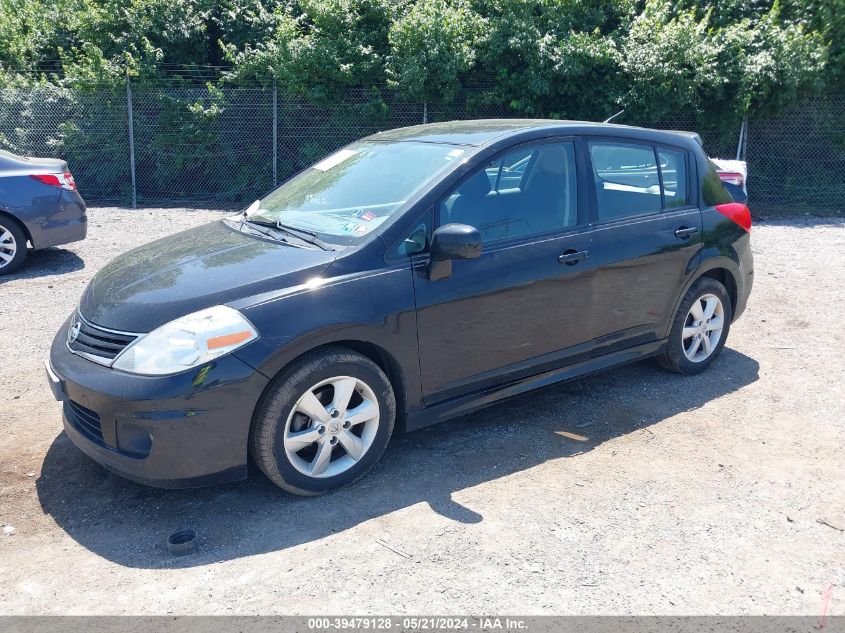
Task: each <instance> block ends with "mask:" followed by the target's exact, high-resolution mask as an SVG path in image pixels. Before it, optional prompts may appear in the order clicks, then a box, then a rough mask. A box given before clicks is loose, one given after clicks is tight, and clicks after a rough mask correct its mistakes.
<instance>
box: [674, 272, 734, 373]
mask: <svg viewBox="0 0 845 633" xmlns="http://www.w3.org/2000/svg"><path fill="white" fill-rule="evenodd" d="M732 317H733V313H732V312H731V301H730V297H728V293H727V290H725V287H724V286H723V285H722V284H721V283H719V282H718V281H716V280H715V279H710V278H709V277H703V278H701V279H699V280H698V281H696V282H695V283H694V284H693V286H692V288H690V289H689V291H688V292H687V294H686V296H684V299H683V301H681V305H680V306H679V308H678V313H677V314H676V315H675V320H674V321H673V322H672V331H671V332H670V333H669V341H668V343H667V345H666V351H665V352H664V353H663V354H661V355H660V356H658V357H657V362H658V363H659V364H660V365H661V366H663V367H665V368H666V369H669V370H671V371H674V372H678V373H681V374H698V373H700V372H702V371H704V370H705V369H707V368H708V367H709V366H710V363H712V362H713V361H714V360H716V357H717V356H718V355H719V353H720V352H721V351H722V348H723V347H724V346H725V340H726V339H727V337H728V332H729V331H730V327H731V320H732Z"/></svg>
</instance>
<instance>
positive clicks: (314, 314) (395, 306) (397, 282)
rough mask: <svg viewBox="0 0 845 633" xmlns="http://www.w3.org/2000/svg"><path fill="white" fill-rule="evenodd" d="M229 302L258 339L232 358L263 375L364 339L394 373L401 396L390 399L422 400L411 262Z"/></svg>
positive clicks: (411, 404)
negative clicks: (323, 349) (315, 351)
mask: <svg viewBox="0 0 845 633" xmlns="http://www.w3.org/2000/svg"><path fill="white" fill-rule="evenodd" d="M327 272H328V271H327ZM376 278H377V279H378V281H377V282H376V281H375V280H376ZM243 304H247V305H243ZM230 305H232V307H235V308H237V309H238V310H240V311H241V312H242V313H243V314H244V316H246V317H247V318H248V319H249V320H250V322H251V323H252V324H253V325H254V326H255V327H256V329H257V330H258V332H259V336H260V338H259V339H258V340H257V341H255V342H254V343H251V344H250V345H247V346H246V347H244V348H242V349H240V350H238V351H237V352H236V356H237V357H238V358H239V359H240V360H242V361H243V362H245V363H247V364H249V365H250V366H252V367H253V368H255V369H256V370H257V371H259V372H261V373H262V374H263V375H264V376H266V377H267V378H273V377H274V376H276V375H277V374H278V373H279V372H280V371H282V370H283V369H284V368H285V367H287V366H288V365H289V364H290V363H291V362H292V361H294V360H295V359H297V358H299V357H300V356H302V355H303V354H306V353H307V352H309V351H311V350H313V349H315V348H318V347H322V346H324V345H329V344H332V343H342V342H355V343H364V344H368V345H371V346H375V347H376V348H377V349H378V350H379V351H381V352H382V353H384V354H387V355H388V356H389V359H390V361H391V362H390V364H391V366H392V368H393V369H394V370H395V371H398V372H399V373H400V374H399V376H398V377H399V378H400V380H401V382H402V385H403V387H404V393H401V394H397V398H401V399H402V400H403V402H404V403H405V406H407V407H416V406H418V405H419V403H420V402H421V400H422V394H421V381H420V372H419V349H418V345H417V320H416V319H417V315H416V305H415V301H414V288H413V279H412V277H411V267H410V262H402V263H399V264H397V265H394V266H390V267H386V268H383V269H379V270H370V271H366V272H359V273H351V274H348V275H339V276H335V277H330V278H328V279H321V280H315V281H313V282H309V283H306V284H303V285H302V286H299V287H297V288H291V289H288V291H286V292H284V293H283V294H280V295H277V296H275V297H272V298H270V299H266V300H261V301H257V302H252V303H251V304H250V302H249V301H248V300H244V301H239V302H235V303H232V304H230ZM306 317H307V318H306ZM280 323H282V324H284V327H279V324H280ZM265 333H267V334H266V335H265Z"/></svg>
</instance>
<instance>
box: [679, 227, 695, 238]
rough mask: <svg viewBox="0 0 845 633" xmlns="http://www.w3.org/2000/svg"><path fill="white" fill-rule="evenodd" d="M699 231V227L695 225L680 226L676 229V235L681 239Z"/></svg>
mask: <svg viewBox="0 0 845 633" xmlns="http://www.w3.org/2000/svg"><path fill="white" fill-rule="evenodd" d="M696 233H698V229H697V228H695V227H694V226H679V227H678V228H677V229H675V237H677V238H678V239H681V240H685V239H687V238H688V237H689V236H690V235H695V234H696Z"/></svg>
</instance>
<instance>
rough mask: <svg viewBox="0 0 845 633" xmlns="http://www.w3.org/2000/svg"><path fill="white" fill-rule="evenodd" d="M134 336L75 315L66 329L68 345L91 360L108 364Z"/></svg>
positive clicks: (135, 336)
mask: <svg viewBox="0 0 845 633" xmlns="http://www.w3.org/2000/svg"><path fill="white" fill-rule="evenodd" d="M74 330H76V331H74ZM74 334H75V337H74ZM136 338H138V335H137V334H130V333H128V332H116V331H114V330H107V329H105V328H101V327H99V326H97V325H94V324H93V323H89V322H88V321H85V320H83V319H81V318H79V317H78V316H77V317H76V318H75V320H74V322H73V323H72V324H71V328H70V330H69V331H68V347H69V348H70V350H71V351H73V352H77V353H79V354H82V355H84V356H87V357H89V358H91V360H95V361H99V362H102V363H104V364H109V363H110V362H111V361H112V360H114V359H115V357H116V356H117V355H118V354H120V352H122V351H123V350H124V349H125V348H126V346H127V345H129V344H130V343H132V342H133V341H134V340H135V339H136Z"/></svg>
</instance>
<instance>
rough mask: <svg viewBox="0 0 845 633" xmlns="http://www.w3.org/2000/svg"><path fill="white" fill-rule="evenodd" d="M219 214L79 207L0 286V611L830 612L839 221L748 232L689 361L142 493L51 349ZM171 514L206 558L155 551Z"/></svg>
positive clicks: (837, 488)
mask: <svg viewBox="0 0 845 633" xmlns="http://www.w3.org/2000/svg"><path fill="white" fill-rule="evenodd" d="M221 215H222V214H221V213H220V212H211V211H187V210H182V209H148V210H139V211H128V210H123V209H111V208H95V209H91V220H92V222H91V228H90V237H89V238H88V239H87V240H85V241H84V242H81V243H79V244H73V245H70V246H69V247H67V248H64V249H51V250H48V251H45V252H42V253H36V254H34V255H33V256H32V258H31V260H30V262H29V264H28V265H27V267H26V268H25V270H24V271H23V272H22V273H21V274H19V275H16V276H13V277H11V278H6V279H5V280H4V281H3V282H2V283H0V299H2V300H0V323H2V324H3V325H2V329H0V350H2V352H0V354H2V359H0V393H2V402H3V406H4V409H5V415H4V421H3V430H4V433H2V434H0V525H10V526H13V527H14V528H15V532H14V534H11V535H9V534H0V613H4V614H58V613H72V614H89V613H90V614H142V613H144V614H147V613H149V614H152V613H156V614H169V613H175V614H187V613H205V614H215V613H261V614H267V613H299V614H303V613H331V614H338V613H347V614H349V613H355V614H364V613H392V614H397V613H443V614H455V613H467V612H473V613H507V612H511V613H520V614H539V613H569V614H599V613H601V614H630V613H636V614H764V613H765V614H807V615H814V614H818V613H819V611H820V609H821V605H822V596H823V593H824V591H825V590H826V589H827V587H828V586H830V585H831V584H832V585H833V587H834V589H833V598H832V601H831V603H830V612H831V613H832V614H843V613H845V589H843V587H845V547H844V546H845V533H843V531H842V528H843V527H845V495H843V490H845V469H843V467H842V464H843V458H842V455H843V448H845V432H844V431H843V425H845V387H843V385H845V375H843V374H844V372H845V370H843V368H845V337H843V329H842V327H841V322H842V317H843V315H845V301H844V297H843V295H844V294H845V293H843V288H842V283H843V275H842V270H843V269H845V222H843V221H842V220H821V219H812V218H807V219H803V220H801V221H779V222H766V223H760V224H758V225H757V226H755V228H754V233H753V244H754V250H755V253H756V270H757V274H756V286H755V288H754V292H753V294H752V297H751V302H750V306H749V308H748V311H747V312H746V314H745V315H744V316H743V317H742V319H741V320H740V321H738V322H737V323H736V324H735V326H734V328H733V330H732V331H731V335H730V338H729V340H728V345H727V347H726V348H725V350H724V352H723V354H722V356H721V357H720V358H719V360H718V361H717V362H716V363H715V364H714V366H713V367H712V368H711V369H710V370H709V371H708V372H706V373H705V374H703V375H701V376H696V377H680V376H675V375H671V374H667V373H664V372H662V371H660V370H659V369H657V368H656V367H655V366H654V365H653V364H652V363H650V362H643V363H637V364H634V365H631V366H627V367H623V368H619V369H615V370H612V371H608V372H605V373H603V374H601V375H597V376H594V377H590V378H587V379H584V380H579V381H575V382H571V383H568V384H564V385H558V386H554V387H550V388H547V389H545V390H542V391H539V392H535V393H533V394H529V395H526V396H524V397H520V398H518V399H515V400H512V401H510V402H508V403H505V404H501V405H499V406H496V407H494V408H491V409H487V410H484V411H481V412H478V413H476V414H474V415H471V416H468V417H465V418H461V419H459V420H455V421H452V422H451V423H447V424H443V425H440V426H438V427H435V428H432V429H429V430H426V431H421V432H416V433H413V434H408V435H404V436H398V437H396V438H394V441H393V442H392V443H391V446H390V447H389V448H388V451H387V453H386V455H385V457H384V459H383V460H382V463H381V465H380V466H379V467H377V469H376V470H375V471H374V473H373V474H371V475H370V476H368V477H366V478H365V479H364V480H362V481H361V482H360V483H358V484H357V485H355V486H353V487H351V488H348V489H345V490H343V491H341V492H338V493H335V494H333V495H330V496H326V497H321V498H316V499H302V498H295V497H292V496H289V495H287V494H284V493H282V492H280V491H278V490H276V489H275V488H274V487H273V486H272V485H271V484H269V483H268V482H267V481H266V480H265V479H264V478H263V477H262V476H261V475H260V474H258V473H253V475H252V476H251V477H250V479H249V480H248V481H246V482H243V483H239V484H233V485H227V486H219V487H213V488H207V489H202V490H195V491H161V490H155V489H151V488H146V487H143V486H140V485H135V484H132V483H130V482H127V481H125V480H123V479H121V478H119V477H117V476H115V475H112V474H110V473H108V472H107V471H106V470H104V469H103V468H101V467H100V466H98V465H96V464H95V463H93V462H92V461H90V460H89V459H88V458H86V457H84V456H83V455H82V454H81V453H80V452H79V451H78V450H77V449H76V448H75V447H74V446H73V445H72V444H71V443H70V442H69V441H68V440H67V439H66V438H65V436H64V435H63V434H62V432H61V421H60V411H59V406H58V404H57V403H56V402H54V401H53V400H52V396H51V395H50V392H49V390H48V388H47V385H46V382H45V379H44V375H43V366H42V363H43V359H44V358H45V357H46V355H47V351H48V347H49V344H50V341H51V339H52V337H53V334H54V332H55V331H56V330H57V328H58V327H59V325H60V323H61V322H62V320H63V319H64V318H65V317H66V316H67V314H69V313H70V312H71V310H72V309H73V307H74V305H75V303H76V301H77V299H78V297H79V295H80V293H81V291H82V289H83V287H84V285H85V283H87V281H88V280H89V279H90V278H91V276H92V275H93V274H94V273H95V272H96V271H97V270H98V269H99V268H100V267H101V266H102V265H103V264H105V263H106V262H107V261H108V260H110V259H111V258H112V257H114V256H115V255H117V254H118V253H120V252H122V251H124V250H126V249H128V248H130V247H132V246H134V245H136V244H139V243H142V242H145V241H148V240H151V239H153V238H155V237H158V236H160V235H164V234H166V233H170V232H173V231H176V230H179V229H182V228H185V227H188V226H193V225H195V224H198V223H201V222H205V221H208V220H210V219H213V218H216V217H220V216H221ZM822 521H824V523H822ZM186 526H187V527H191V528H193V529H195V530H196V531H197V533H198V535H199V538H200V549H199V551H198V553H197V554H195V555H193V556H189V557H186V558H184V559H173V558H170V557H168V555H167V553H166V550H165V545H164V541H165V538H166V536H167V535H168V534H169V533H171V532H173V531H174V530H176V529H179V528H182V527H186ZM831 526H833V527H831Z"/></svg>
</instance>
